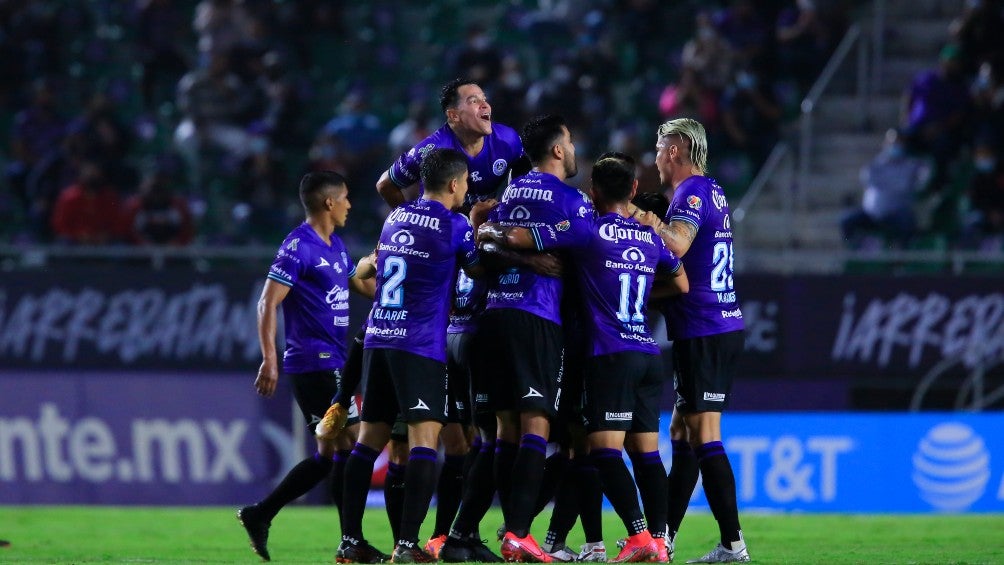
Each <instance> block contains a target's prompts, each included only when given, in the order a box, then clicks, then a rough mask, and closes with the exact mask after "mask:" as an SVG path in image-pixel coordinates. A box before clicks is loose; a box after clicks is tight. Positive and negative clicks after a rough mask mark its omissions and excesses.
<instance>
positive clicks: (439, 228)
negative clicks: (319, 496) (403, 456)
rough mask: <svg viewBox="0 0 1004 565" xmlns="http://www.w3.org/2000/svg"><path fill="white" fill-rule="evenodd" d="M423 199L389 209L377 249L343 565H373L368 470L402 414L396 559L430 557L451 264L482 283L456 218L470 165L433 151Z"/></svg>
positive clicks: (345, 499) (468, 236)
mask: <svg viewBox="0 0 1004 565" xmlns="http://www.w3.org/2000/svg"><path fill="white" fill-rule="evenodd" d="M422 181H423V184H424V185H425V193H424V194H423V196H422V198H420V199H419V200H416V201H413V202H408V203H406V204H402V205H401V206H398V207H397V208H395V209H394V210H393V211H392V212H391V214H390V215H389V216H388V217H387V220H386V221H385V222H384V226H383V230H382V233H381V234H380V242H379V244H378V246H377V257H378V259H377V287H376V292H375V297H374V302H373V309H372V310H371V311H370V317H369V320H368V324H367V328H366V338H365V343H364V350H363V371H364V373H365V375H366V378H367V382H366V386H365V389H364V391H363V397H364V400H363V409H362V425H361V427H360V431H359V441H358V442H356V445H355V448H354V449H353V450H352V454H351V455H350V456H349V461H348V463H347V465H346V468H345V489H344V493H343V496H342V506H343V510H342V542H341V544H340V545H339V547H338V553H337V555H336V560H337V561H338V562H339V563H353V562H371V559H372V558H373V555H372V551H371V549H370V546H369V545H368V544H367V543H366V542H365V539H364V537H363V531H362V517H363V510H364V508H365V505H366V494H367V491H368V488H367V487H368V485H369V481H370V477H371V475H372V474H373V463H374V462H375V461H376V458H377V456H378V455H379V453H380V450H382V449H383V448H384V446H385V445H386V444H387V442H388V440H389V439H390V433H391V425H392V424H393V422H394V420H395V419H396V418H397V416H398V414H401V415H402V417H403V419H404V421H405V422H406V423H407V425H408V443H409V447H410V452H409V458H408V467H407V471H406V474H405V489H404V509H403V513H402V519H401V523H400V525H399V534H398V539H397V540H396V546H395V548H394V553H393V556H392V559H393V561H394V562H395V563H413V562H419V563H426V562H432V561H434V559H433V558H432V556H430V555H429V554H428V553H426V552H425V551H424V550H423V549H422V547H421V546H420V545H419V544H418V531H419V527H420V526H421V524H422V521H423V520H424V518H425V515H426V512H427V511H428V507H429V501H430V500H431V498H432V492H433V489H434V488H435V486H436V459H437V452H436V445H437V442H438V438H439V432H440V430H441V429H442V427H443V422H444V421H445V419H446V415H447V406H446V401H447V393H446V391H447V386H448V381H447V373H446V326H447V321H448V314H449V308H450V303H449V301H448V300H443V297H444V296H449V293H450V288H451V286H452V284H453V281H454V273H455V270H456V269H457V267H458V266H459V267H462V268H463V269H465V271H467V273H468V274H469V275H471V276H473V277H477V276H480V274H481V270H482V269H481V266H480V264H479V262H478V255H477V249H476V247H475V243H474V233H473V229H472V226H471V224H470V222H469V221H468V220H467V218H466V217H465V216H463V215H462V214H459V213H457V212H455V210H457V209H459V208H460V207H461V206H463V203H464V197H465V195H466V193H467V160H466V158H465V157H464V155H463V154H462V153H460V152H458V151H455V150H452V149H438V150H434V151H431V152H429V153H428V154H427V155H426V156H425V159H424V160H423V163H422Z"/></svg>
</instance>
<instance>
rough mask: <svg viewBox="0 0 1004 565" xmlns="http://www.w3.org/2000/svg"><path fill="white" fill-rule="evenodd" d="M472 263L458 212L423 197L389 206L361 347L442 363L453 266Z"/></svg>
mask: <svg viewBox="0 0 1004 565" xmlns="http://www.w3.org/2000/svg"><path fill="white" fill-rule="evenodd" d="M477 261H478V255H477V250H476V248H475V244H474V230H473V229H472V228H471V224H470V222H468V220H467V218H466V217H465V216H463V215H462V214H457V213H456V212H452V211H450V210H447V209H446V207H445V206H443V205H442V204H440V203H439V202H436V201H433V200H426V199H424V198H422V199H419V200H415V201H412V202H407V203H405V204H402V205H401V206H398V207H397V208H395V209H394V210H393V211H392V212H391V213H390V215H389V216H387V219H386V220H385V221H384V224H383V231H381V233H380V242H379V243H378V244H377V284H376V295H375V296H374V298H373V309H372V310H370V315H369V319H368V326H367V328H366V340H365V341H364V342H363V346H364V347H366V348H389V349H400V350H402V351H407V352H409V353H413V354H415V355H421V356H423V357H429V358H431V359H434V360H436V361H439V362H441V363H445V362H446V322H447V316H448V315H449V312H450V301H449V300H448V299H447V297H449V296H451V290H452V286H453V282H454V280H455V279H454V276H453V275H454V273H455V272H456V269H457V266H458V265H460V266H470V265H473V264H475V263H477Z"/></svg>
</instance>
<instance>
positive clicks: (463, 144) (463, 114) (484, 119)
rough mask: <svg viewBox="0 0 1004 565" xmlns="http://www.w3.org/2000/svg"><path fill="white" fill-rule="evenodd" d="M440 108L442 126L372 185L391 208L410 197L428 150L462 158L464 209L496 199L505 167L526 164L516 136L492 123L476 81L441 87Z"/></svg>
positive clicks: (506, 175)
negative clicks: (455, 153) (452, 151)
mask: <svg viewBox="0 0 1004 565" xmlns="http://www.w3.org/2000/svg"><path fill="white" fill-rule="evenodd" d="M439 105H440V106H441V107H442V109H443V112H444V113H445V114H446V123H445V124H444V125H443V126H442V127H440V128H439V129H438V130H436V131H435V132H433V133H432V135H430V136H429V137H427V138H425V139H423V140H422V141H421V142H420V143H419V144H418V145H416V146H415V147H412V148H411V149H409V150H408V151H407V152H405V153H404V154H403V155H401V156H400V157H398V159H397V160H396V161H394V164H392V165H391V167H390V168H389V169H388V170H387V171H386V172H384V173H383V175H381V176H380V180H378V181H377V184H376V189H377V192H378V193H380V196H381V197H382V198H383V199H384V201H385V202H387V204H388V205H389V206H390V207H391V208H394V207H396V206H399V205H400V204H401V203H403V202H404V201H406V200H408V199H409V198H408V197H407V196H406V195H405V192H404V191H406V190H409V189H411V187H413V186H414V185H415V184H416V183H418V182H419V173H420V169H421V165H422V160H423V159H424V158H425V156H426V155H427V154H428V153H429V151H431V150H433V149H437V148H446V149H455V150H457V151H460V152H461V153H463V154H464V155H465V156H466V157H467V170H468V172H469V174H470V177H469V178H468V180H467V182H468V185H469V187H470V189H469V191H468V193H467V197H466V199H465V205H466V206H467V207H470V205H471V204H472V203H473V202H477V201H481V200H489V199H491V198H495V197H496V195H497V193H498V191H499V189H500V188H501V187H503V186H505V184H506V182H507V181H508V178H509V171H510V169H512V167H513V166H514V165H516V164H517V163H518V162H519V161H521V160H525V159H524V157H523V144H522V142H521V141H520V138H519V135H518V134H517V133H516V131H515V130H513V129H512V128H510V127H508V126H504V125H502V124H498V123H494V122H492V107H491V104H489V103H488V99H487V98H486V97H485V93H484V91H483V90H481V86H480V85H478V84H477V83H476V82H474V81H471V80H466V79H462V78H458V79H454V80H452V81H450V82H448V83H446V84H445V85H444V86H443V89H442V92H441V94H440V97H439Z"/></svg>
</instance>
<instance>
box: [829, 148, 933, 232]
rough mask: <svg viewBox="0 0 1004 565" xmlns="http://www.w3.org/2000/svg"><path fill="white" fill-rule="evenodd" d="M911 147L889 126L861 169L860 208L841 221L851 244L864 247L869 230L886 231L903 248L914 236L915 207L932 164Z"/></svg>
mask: <svg viewBox="0 0 1004 565" xmlns="http://www.w3.org/2000/svg"><path fill="white" fill-rule="evenodd" d="M912 149H913V148H912V147H909V146H908V143H907V139H905V138H904V136H903V135H901V134H900V133H899V132H897V131H896V130H895V129H890V130H889V131H888V132H886V136H885V143H884V145H883V147H882V150H881V151H879V153H878V155H876V156H875V158H874V159H872V162H871V163H870V164H868V165H866V166H865V167H863V168H862V169H861V184H862V185H863V186H864V194H863V195H862V198H861V208H859V209H857V210H855V211H853V212H851V213H849V214H847V215H846V216H844V218H843V219H842V220H841V222H840V227H841V230H842V231H843V235H844V240H845V241H846V242H847V244H848V245H849V246H850V247H851V248H854V249H857V248H859V247H861V245H862V242H863V240H864V236H866V235H869V234H879V235H883V236H885V237H887V238H888V239H889V241H890V242H891V243H893V244H894V245H895V246H897V247H900V248H902V247H906V245H907V244H908V243H909V242H910V239H911V238H912V237H913V236H914V234H915V232H916V228H917V218H916V215H915V214H914V207H915V206H916V205H917V203H918V195H919V194H920V193H921V192H923V191H924V190H925V189H926V188H927V185H928V182H929V181H930V179H931V166H930V163H929V162H928V161H927V160H926V159H924V158H922V157H920V156H918V155H916V154H915V153H914V152H913V151H912Z"/></svg>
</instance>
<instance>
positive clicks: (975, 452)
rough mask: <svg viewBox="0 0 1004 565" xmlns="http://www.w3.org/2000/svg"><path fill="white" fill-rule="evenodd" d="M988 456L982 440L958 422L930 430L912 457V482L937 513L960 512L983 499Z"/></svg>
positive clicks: (988, 464) (987, 473) (986, 480)
mask: <svg viewBox="0 0 1004 565" xmlns="http://www.w3.org/2000/svg"><path fill="white" fill-rule="evenodd" d="M989 480H990V453H989V451H988V450H987V446H986V444H985V443H984V442H983V438H982V437H980V436H979V434H977V433H976V432H975V431H973V429H972V428H970V427H969V426H967V425H965V424H962V423H960V422H946V423H944V424H938V425H937V426H935V427H933V428H931V429H930V430H929V431H928V432H927V435H925V436H924V437H923V438H922V439H921V440H920V443H919V444H917V450H916V451H915V452H914V454H913V483H914V484H915V485H916V486H917V489H918V490H919V491H920V497H921V498H922V499H924V500H925V501H926V502H928V503H929V504H930V505H931V506H933V507H934V508H935V509H937V510H942V511H947V512H960V511H964V510H966V509H968V508H969V507H970V506H972V504H973V503H974V502H976V501H977V500H979V499H980V497H982V496H983V493H984V492H985V491H986V487H987V482H988V481H989Z"/></svg>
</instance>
